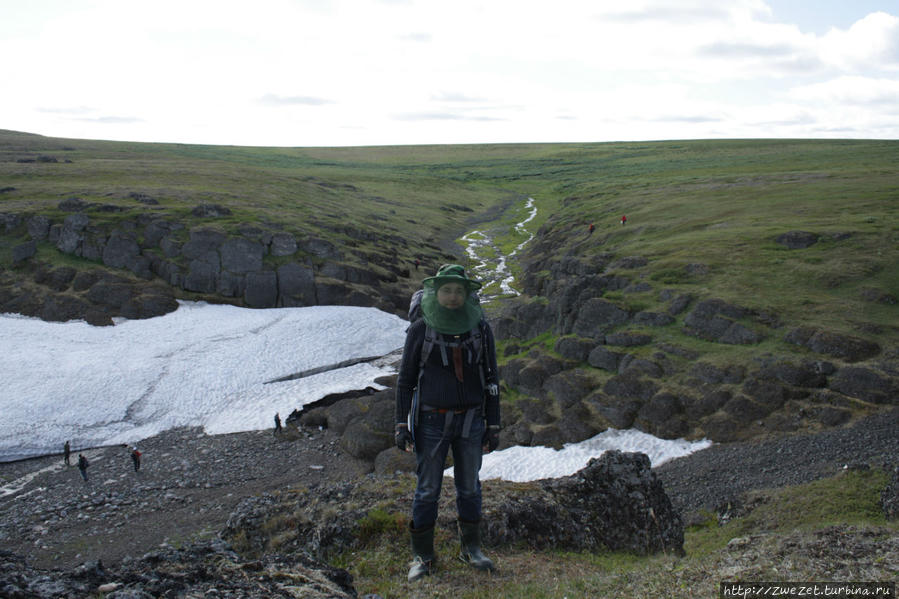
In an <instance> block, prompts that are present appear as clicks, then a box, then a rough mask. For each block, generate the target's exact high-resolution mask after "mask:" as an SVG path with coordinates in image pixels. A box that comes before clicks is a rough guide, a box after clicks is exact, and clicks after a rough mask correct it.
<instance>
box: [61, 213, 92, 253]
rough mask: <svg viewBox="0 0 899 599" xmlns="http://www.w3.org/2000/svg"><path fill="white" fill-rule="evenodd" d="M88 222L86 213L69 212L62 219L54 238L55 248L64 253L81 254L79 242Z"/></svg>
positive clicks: (82, 237)
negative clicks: (55, 238)
mask: <svg viewBox="0 0 899 599" xmlns="http://www.w3.org/2000/svg"><path fill="white" fill-rule="evenodd" d="M88 224H90V219H89V218H88V216H87V215H86V214H80V213H78V214H70V215H69V216H67V217H66V218H65V220H64V221H63V225H62V229H61V230H60V231H59V238H58V239H57V240H56V248H57V249H58V250H59V251H60V252H62V253H64V254H74V255H76V256H80V255H81V242H82V240H83V239H84V229H85V228H86V227H87V226H88Z"/></svg>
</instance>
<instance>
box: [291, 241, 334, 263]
mask: <svg viewBox="0 0 899 599" xmlns="http://www.w3.org/2000/svg"><path fill="white" fill-rule="evenodd" d="M300 247H302V249H303V251H305V252H306V253H308V254H312V255H313V256H316V257H318V258H323V259H325V260H340V259H342V258H343V254H341V252H340V250H339V249H338V248H337V246H336V245H334V244H333V243H331V242H330V241H328V240H327V239H319V238H317V237H308V238H306V239H304V240H303V241H302V243H300Z"/></svg>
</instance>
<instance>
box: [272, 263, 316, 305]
mask: <svg viewBox="0 0 899 599" xmlns="http://www.w3.org/2000/svg"><path fill="white" fill-rule="evenodd" d="M277 273H278V305H279V306H284V307H286V308H289V307H296V306H311V305H314V304H315V276H314V275H313V271H312V268H311V267H309V266H304V265H302V264H297V263H296V262H291V263H289V264H283V265H281V266H279V267H278V271H277Z"/></svg>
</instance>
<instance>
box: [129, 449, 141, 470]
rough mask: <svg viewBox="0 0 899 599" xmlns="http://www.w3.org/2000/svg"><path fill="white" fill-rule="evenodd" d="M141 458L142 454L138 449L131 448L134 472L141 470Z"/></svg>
mask: <svg viewBox="0 0 899 599" xmlns="http://www.w3.org/2000/svg"><path fill="white" fill-rule="evenodd" d="M140 456H141V453H140V452H139V451H138V450H137V447H132V448H131V461H132V462H134V471H135V472H137V471H138V470H140Z"/></svg>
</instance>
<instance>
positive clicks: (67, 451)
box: [62, 441, 72, 466]
mask: <svg viewBox="0 0 899 599" xmlns="http://www.w3.org/2000/svg"><path fill="white" fill-rule="evenodd" d="M71 455H72V446H71V445H69V442H68V441H66V444H65V445H63V446H62V457H63V459H64V460H65V462H66V466H71V465H72V464H71V462H69V457H71Z"/></svg>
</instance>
